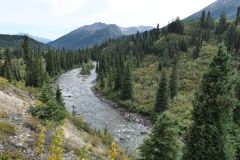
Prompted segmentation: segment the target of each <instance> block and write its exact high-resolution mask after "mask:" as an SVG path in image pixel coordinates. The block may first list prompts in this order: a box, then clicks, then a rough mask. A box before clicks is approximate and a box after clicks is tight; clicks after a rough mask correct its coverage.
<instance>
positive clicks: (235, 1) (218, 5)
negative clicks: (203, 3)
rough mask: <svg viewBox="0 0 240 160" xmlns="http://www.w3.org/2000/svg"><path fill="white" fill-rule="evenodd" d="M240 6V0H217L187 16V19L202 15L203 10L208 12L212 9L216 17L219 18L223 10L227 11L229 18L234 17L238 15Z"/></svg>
mask: <svg viewBox="0 0 240 160" xmlns="http://www.w3.org/2000/svg"><path fill="white" fill-rule="evenodd" d="M238 6H240V0H217V1H216V2H214V3H212V4H211V5H209V6H207V7H205V8H203V9H202V10H200V11H199V12H197V13H194V14H193V15H191V16H189V17H187V18H186V19H185V21H191V20H194V19H196V18H199V17H200V16H201V13H202V11H203V10H205V11H206V12H208V11H211V13H212V16H213V18H214V19H218V18H219V17H220V15H221V13H222V12H225V13H226V15H227V18H228V19H230V20H231V19H234V18H235V17H236V13H237V8H238Z"/></svg>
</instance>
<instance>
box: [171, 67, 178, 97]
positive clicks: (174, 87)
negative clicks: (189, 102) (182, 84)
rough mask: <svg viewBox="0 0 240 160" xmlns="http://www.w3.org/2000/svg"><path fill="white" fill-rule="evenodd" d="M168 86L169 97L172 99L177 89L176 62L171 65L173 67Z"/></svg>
mask: <svg viewBox="0 0 240 160" xmlns="http://www.w3.org/2000/svg"><path fill="white" fill-rule="evenodd" d="M169 88H170V96H171V99H173V98H174V97H175V96H176V95H177V90H178V73H177V64H176V63H175V64H174V65H173V68H172V73H171V79H170V83H169Z"/></svg>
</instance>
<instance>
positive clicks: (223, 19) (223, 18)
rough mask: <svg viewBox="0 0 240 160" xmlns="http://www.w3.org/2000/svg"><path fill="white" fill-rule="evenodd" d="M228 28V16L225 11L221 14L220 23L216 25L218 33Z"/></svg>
mask: <svg viewBox="0 0 240 160" xmlns="http://www.w3.org/2000/svg"><path fill="white" fill-rule="evenodd" d="M226 29H227V17H226V13H225V12H223V13H222V14H221V16H220V19H219V22H218V25H217V26H216V34H217V35H220V34H223V33H224V32H225V31H226Z"/></svg>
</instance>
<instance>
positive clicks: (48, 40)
mask: <svg viewBox="0 0 240 160" xmlns="http://www.w3.org/2000/svg"><path fill="white" fill-rule="evenodd" d="M18 35H22V36H23V35H27V36H28V37H30V38H32V39H34V40H36V41H38V42H41V43H44V44H47V43H49V42H51V41H52V40H50V39H47V38H43V37H38V36H33V35H30V34H27V33H19V34H18Z"/></svg>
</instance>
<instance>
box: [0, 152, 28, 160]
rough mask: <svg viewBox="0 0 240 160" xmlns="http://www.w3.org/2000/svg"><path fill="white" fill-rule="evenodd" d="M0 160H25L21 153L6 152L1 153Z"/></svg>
mask: <svg viewBox="0 0 240 160" xmlns="http://www.w3.org/2000/svg"><path fill="white" fill-rule="evenodd" d="M0 159H1V160H12V159H17V160H24V157H23V155H22V154H21V153H19V152H10V151H4V152H0Z"/></svg>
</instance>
